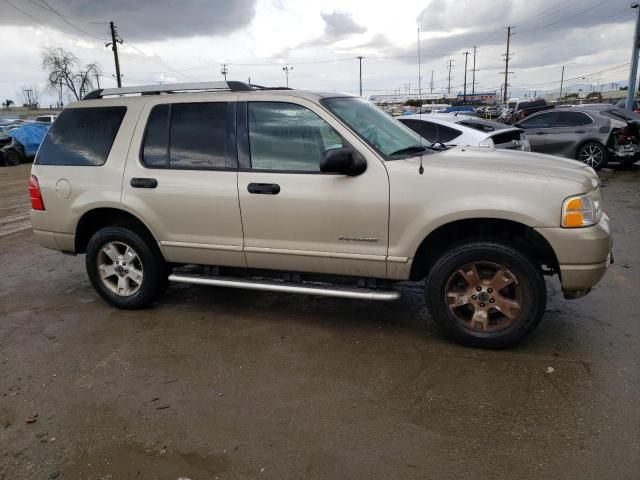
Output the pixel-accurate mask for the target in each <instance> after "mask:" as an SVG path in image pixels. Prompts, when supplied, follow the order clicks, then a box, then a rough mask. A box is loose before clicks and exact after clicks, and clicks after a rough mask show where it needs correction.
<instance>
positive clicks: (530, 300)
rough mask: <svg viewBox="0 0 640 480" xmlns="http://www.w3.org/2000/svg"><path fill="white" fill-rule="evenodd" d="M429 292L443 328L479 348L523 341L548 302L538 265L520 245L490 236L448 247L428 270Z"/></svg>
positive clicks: (429, 301)
mask: <svg viewBox="0 0 640 480" xmlns="http://www.w3.org/2000/svg"><path fill="white" fill-rule="evenodd" d="M470 265H474V266H475V272H476V273H475V274H474V273H473V271H474V268H471V267H470ZM501 269H502V270H501ZM469 272H471V273H469ZM499 272H500V274H499ZM474 280H475V281H474ZM491 281H492V283H491ZM503 285H504V286H503ZM492 287H493V288H492ZM479 289H481V290H480V291H478V290H479ZM425 293H426V301H427V307H428V309H429V311H430V313H431V316H432V318H433V320H434V321H435V323H436V324H437V325H438V326H439V327H440V329H441V330H442V332H443V333H444V334H445V335H446V336H447V337H449V338H451V339H452V340H454V341H456V342H458V343H460V344H462V345H465V346H469V347H479V348H492V349H499V348H507V347H511V346H513V345H515V344H517V343H518V342H520V341H522V340H524V339H525V338H527V337H528V336H529V335H530V334H531V333H532V332H533V331H534V330H535V329H536V327H537V326H538V324H539V323H540V320H541V319H542V315H543V314H544V311H545V308H546V303H547V291H546V286H545V282H544V279H543V277H542V274H541V272H540V270H539V268H537V266H536V265H535V264H534V263H533V262H532V261H531V260H530V259H529V258H528V257H526V256H525V255H523V254H521V253H520V252H519V251H518V250H516V249H515V248H513V247H511V246H509V245H506V244H504V243H501V242H498V241H486V240H479V241H468V242H465V243H462V244H458V245H457V246H454V247H452V248H451V249H450V250H448V251H447V252H445V253H444V254H443V255H442V256H441V257H440V259H439V260H437V261H436V263H435V264H434V265H433V267H432V268H431V270H430V271H429V274H428V276H427V281H426V292H425ZM514 305H519V308H516V307H515V306H514ZM503 312H505V313H503Z"/></svg>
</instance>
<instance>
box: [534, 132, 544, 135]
mask: <svg viewBox="0 0 640 480" xmlns="http://www.w3.org/2000/svg"><path fill="white" fill-rule="evenodd" d="M545 133H546V132H536V135H545Z"/></svg>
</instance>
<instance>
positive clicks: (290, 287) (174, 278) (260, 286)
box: [169, 274, 400, 302]
mask: <svg viewBox="0 0 640 480" xmlns="http://www.w3.org/2000/svg"><path fill="white" fill-rule="evenodd" d="M169 280H170V281H171V282H178V283H191V284H194V285H208V286H212V287H230V288H242V289H245V290H262V291H266V292H286V293H300V294H304V295H318V296H321V297H337V298H356V299H359V300H380V301H385V302H389V301H392V300H397V299H398V298H400V293H399V292H395V291H389V290H383V291H379V290H369V289H365V288H336V287H334V288H326V287H315V286H314V287H311V286H301V285H300V284H294V283H286V282H274V281H271V282H269V281H262V280H244V279H242V280H241V279H237V278H233V277H204V276H195V275H176V274H171V275H169Z"/></svg>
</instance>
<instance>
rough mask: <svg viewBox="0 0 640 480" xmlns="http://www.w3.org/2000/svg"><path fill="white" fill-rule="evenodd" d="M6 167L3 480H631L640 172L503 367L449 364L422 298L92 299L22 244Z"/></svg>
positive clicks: (22, 181) (193, 295) (639, 413)
mask: <svg viewBox="0 0 640 480" xmlns="http://www.w3.org/2000/svg"><path fill="white" fill-rule="evenodd" d="M28 173H29V165H22V166H20V167H14V168H2V169H0V265H1V269H2V270H1V271H2V275H0V479H7V480H9V479H10V480H19V479H30V480H33V479H62V478H64V479H92V480H100V479H103V480H106V479H173V480H176V479H178V478H184V479H191V480H198V479H214V478H220V479H234V478H265V479H294V478H305V479H335V478H348V479H400V478H402V479H411V478H433V479H439V480H440V479H460V478H474V479H503V478H504V479H540V478H550V479H554V480H557V479H580V480H586V479H598V480H601V479H603V478H616V479H638V478H639V477H640V409H638V398H640V368H639V367H640V365H639V363H640V346H639V340H640V321H639V320H640V314H639V313H638V309H637V300H638V298H640V296H639V295H638V290H639V289H640V253H639V249H638V242H637V239H638V234H639V233H640V169H639V168H637V167H633V168H631V169H621V168H620V169H617V170H606V171H603V172H602V173H601V177H602V179H603V181H604V183H605V186H606V187H605V189H604V191H605V206H606V210H607V212H608V213H609V215H610V216H611V217H612V224H613V229H614V232H615V242H616V243H615V248H614V252H615V260H616V263H615V264H614V265H613V266H612V267H611V268H610V269H609V272H608V273H607V275H606V277H605V279H604V280H603V281H602V282H601V284H600V285H599V286H598V287H596V288H595V289H594V291H593V292H592V293H591V294H590V295H588V296H587V297H585V298H582V299H579V300H574V301H565V300H564V299H562V295H561V294H560V293H559V292H558V286H557V283H555V282H550V283H549V289H550V299H549V305H548V310H547V313H546V315H545V318H544V321H543V323H542V325H541V326H540V328H539V329H538V330H537V331H536V333H535V334H534V335H533V336H532V337H531V338H530V339H529V340H528V341H527V342H525V343H524V344H522V345H521V346H519V347H517V348H514V349H511V350H507V351H482V350H474V349H468V348H463V347H460V346H457V345H454V344H452V343H449V342H448V341H446V340H444V339H443V338H442V337H441V336H440V335H439V334H438V332H437V331H436V329H435V327H434V325H433V324H432V322H431V320H430V319H429V317H428V315H427V313H426V311H425V308H424V306H423V302H422V296H421V293H420V291H419V286H418V285H416V286H415V288H407V289H406V290H405V292H404V295H403V297H402V299H401V300H399V301H397V302H394V303H391V304H377V303H376V304H374V303H367V302H359V301H353V300H336V299H326V298H314V297H304V296H296V295H288V294H269V293H259V292H250V291H240V290H231V289H221V288H218V289H216V288H206V287H194V286H190V287H187V286H182V285H174V286H172V287H171V288H170V289H169V291H168V292H167V294H166V296H165V297H163V299H162V300H161V301H160V302H159V303H158V304H156V305H155V306H154V307H153V308H151V309H148V310H145V311H139V312H126V311H117V310H115V309H113V308H110V307H109V306H107V305H106V304H105V303H104V302H103V301H101V300H100V299H99V298H98V296H97V295H96V294H95V293H94V291H93V290H92V289H91V287H90V285H89V282H88V280H87V278H86V275H85V272H84V257H83V256H78V257H70V256H64V255H61V254H59V253H57V252H54V251H49V250H46V249H44V248H41V247H40V246H38V245H36V244H35V243H34V242H33V240H32V235H31V231H30V229H29V224H28V221H27V217H26V215H27V213H26V212H27V209H28V196H27V193H26V183H27V178H28Z"/></svg>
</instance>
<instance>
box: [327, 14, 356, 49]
mask: <svg viewBox="0 0 640 480" xmlns="http://www.w3.org/2000/svg"><path fill="white" fill-rule="evenodd" d="M320 16H321V17H322V19H323V20H324V23H325V26H324V38H325V39H327V40H328V41H330V42H332V43H333V42H336V41H338V40H342V39H344V38H346V37H348V36H349V35H353V34H357V33H364V32H366V31H367V29H366V28H365V27H363V26H362V25H358V24H357V23H356V22H355V21H354V20H353V18H352V17H351V15H350V14H348V13H341V12H333V13H321V14H320Z"/></svg>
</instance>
